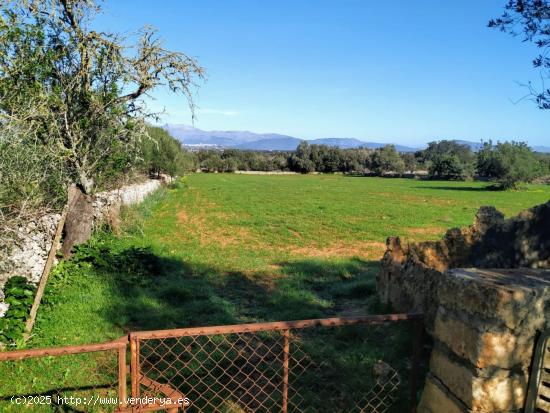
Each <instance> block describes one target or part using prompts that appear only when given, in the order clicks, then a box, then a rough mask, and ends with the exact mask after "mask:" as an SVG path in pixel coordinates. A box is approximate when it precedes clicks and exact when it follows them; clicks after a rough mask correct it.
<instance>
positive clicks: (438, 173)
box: [428, 153, 466, 179]
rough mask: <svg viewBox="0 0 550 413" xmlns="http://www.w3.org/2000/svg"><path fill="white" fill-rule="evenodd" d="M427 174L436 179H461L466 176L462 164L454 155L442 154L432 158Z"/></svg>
mask: <svg viewBox="0 0 550 413" xmlns="http://www.w3.org/2000/svg"><path fill="white" fill-rule="evenodd" d="M428 174H429V176H430V177H431V178H436V179H463V178H464V177H465V176H466V172H465V171H464V164H463V163H462V162H461V161H460V159H459V157H458V156H457V155H455V154H450V153H444V154H440V155H437V156H435V157H434V158H433V160H432V161H431V163H430V166H429V168H428Z"/></svg>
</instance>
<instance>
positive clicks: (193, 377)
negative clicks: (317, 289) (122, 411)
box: [138, 326, 408, 413]
mask: <svg viewBox="0 0 550 413" xmlns="http://www.w3.org/2000/svg"><path fill="white" fill-rule="evenodd" d="M335 330H336V331H335ZM369 330H371V331H369ZM287 331H288V332H287ZM287 331H262V332H255V333H249V332H247V333H228V334H213V335H197V336H176V337H168V338H145V339H144V338H140V339H139V360H138V362H139V383H140V384H139V395H140V397H143V396H148V397H170V398H171V399H175V398H178V397H186V398H188V399H189V401H190V405H189V406H188V407H186V409H185V411H186V412H221V413H241V412H246V413H248V412H280V411H285V407H284V406H286V411H288V412H321V411H330V412H345V413H347V412H373V413H374V412H376V413H386V412H398V411H403V410H401V409H402V408H403V404H402V403H401V404H399V400H398V399H399V398H403V393H405V399H406V397H407V395H408V394H407V391H406V389H405V387H404V386H403V384H404V383H403V378H402V374H401V373H399V372H398V370H397V369H396V368H394V367H392V365H391V364H390V363H389V362H384V361H382V360H380V359H377V358H375V356H376V355H379V353H380V352H378V353H376V354H365V353H364V351H363V350H364V347H363V348H362V347H361V345H362V343H365V340H367V338H368V336H369V334H372V332H373V331H372V329H367V328H365V326H360V327H356V326H354V327H330V328H326V327H320V328H319V327H315V328H308V329H304V330H287ZM285 336H286V337H285ZM356 344H357V345H356ZM338 347H341V348H340V349H339V348H338ZM381 350H383V349H381ZM382 353H383V351H382ZM403 362H404V360H401V361H400V363H403Z"/></svg>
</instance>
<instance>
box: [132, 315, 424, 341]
mask: <svg viewBox="0 0 550 413" xmlns="http://www.w3.org/2000/svg"><path fill="white" fill-rule="evenodd" d="M421 318H422V314H416V313H411V314H384V315H370V316H363V317H340V318H322V319H314V320H297V321H276V322H272V323H251V324H234V325H226V326H214V327H191V328H177V329H172V330H155V331H139V332H135V333H131V334H130V337H135V338H138V339H151V338H169V337H181V336H203V335H215V334H232V333H254V332H259V331H274V330H287V329H301V328H310V327H321V326H322V327H336V326H345V325H354V324H381V323H385V322H388V321H408V320H416V319H421Z"/></svg>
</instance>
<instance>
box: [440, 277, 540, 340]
mask: <svg viewBox="0 0 550 413" xmlns="http://www.w3.org/2000/svg"><path fill="white" fill-rule="evenodd" d="M446 276H447V277H446V279H445V281H444V282H442V283H440V287H439V290H438V300H439V302H440V304H441V305H442V306H444V307H447V308H452V309H454V310H455V311H461V312H464V313H467V314H469V315H471V316H473V317H474V318H476V317H477V318H483V319H486V320H492V321H493V324H495V326H496V325H498V324H502V325H503V327H506V328H509V329H511V330H521V333H522V334H530V335H533V334H534V333H535V331H537V330H540V329H541V328H543V325H544V319H545V302H548V301H549V300H550V271H543V270H533V269H530V268H520V269H479V268H470V269H454V270H449V271H448V272H447V273H446ZM518 333H519V331H518Z"/></svg>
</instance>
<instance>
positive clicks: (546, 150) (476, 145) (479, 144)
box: [455, 140, 550, 153]
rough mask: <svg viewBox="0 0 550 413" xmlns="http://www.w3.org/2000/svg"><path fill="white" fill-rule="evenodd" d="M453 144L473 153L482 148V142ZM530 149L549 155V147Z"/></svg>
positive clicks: (533, 147)
mask: <svg viewBox="0 0 550 413" xmlns="http://www.w3.org/2000/svg"><path fill="white" fill-rule="evenodd" d="M455 142H456V143H459V144H461V145H468V146H469V147H470V149H471V150H472V151H474V152H477V151H479V150H480V149H481V148H483V143H482V142H472V141H464V140H455ZM531 149H533V150H534V151H535V152H543V153H550V147H549V146H532V147H531Z"/></svg>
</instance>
